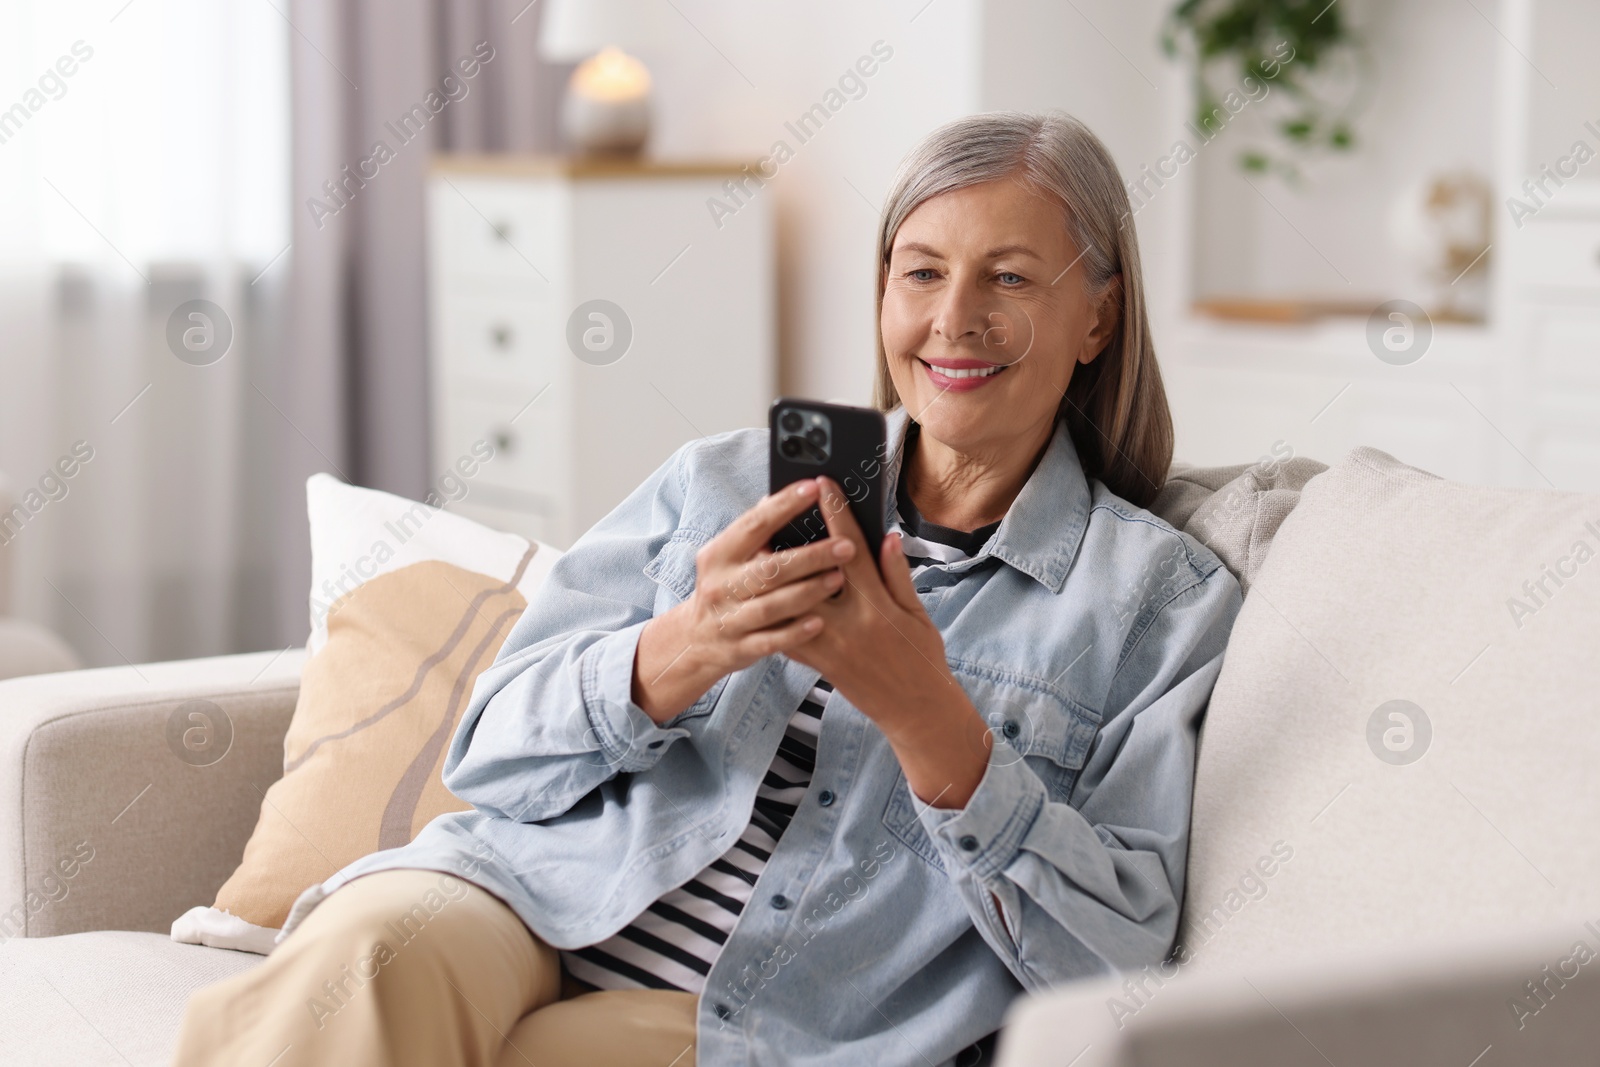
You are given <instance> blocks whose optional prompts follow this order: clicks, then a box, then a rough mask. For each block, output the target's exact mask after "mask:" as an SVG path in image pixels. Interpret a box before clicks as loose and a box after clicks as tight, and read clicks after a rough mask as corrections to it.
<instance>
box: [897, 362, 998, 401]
mask: <svg viewBox="0 0 1600 1067" xmlns="http://www.w3.org/2000/svg"><path fill="white" fill-rule="evenodd" d="M917 362H918V363H920V364H922V367H923V370H925V371H927V374H928V380H929V381H930V382H932V383H933V384H934V385H935V386H936V387H938V388H940V389H944V390H947V391H950V392H957V393H965V392H971V391H972V390H973V389H978V388H981V387H983V386H984V385H987V384H988V383H989V382H990V381H991V380H993V379H994V378H997V377H999V376H1000V373H1001V372H1002V371H1004V370H1006V368H1007V367H1008V366H1009V364H1005V363H985V362H984V361H983V360H981V359H939V360H928V359H921V358H918V359H917Z"/></svg>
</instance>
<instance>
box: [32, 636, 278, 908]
mask: <svg viewBox="0 0 1600 1067" xmlns="http://www.w3.org/2000/svg"><path fill="white" fill-rule="evenodd" d="M304 661H305V651H304V649H298V648H295V649H288V650H286V651H281V652H260V653H250V654H248V655H239V656H217V657H212V658H209V659H197V660H185V661H179V662H172V663H153V664H143V665H140V666H137V667H131V666H130V667H111V668H104V669H97V670H84V671H71V672H68V673H64V674H45V675H34V676H31V677H26V678H13V679H10V680H7V681H3V682H0V940H4V939H6V938H10V937H17V936H27V937H46V936H51V935H55V934H67V933H76V932H79V931H83V930H108V929H109V930H150V931H157V932H161V933H165V932H166V931H167V930H168V929H169V927H170V926H171V924H172V920H173V919H175V918H177V917H178V916H179V915H181V914H183V912H184V911H185V910H187V909H188V908H190V907H192V906H194V905H196V904H210V903H211V902H212V900H214V899H215V895H216V891H217V889H218V887H220V886H221V885H222V883H223V882H224V881H226V880H227V878H228V876H229V875H230V874H232V873H233V870H234V868H235V867H237V866H238V864H239V861H240V858H241V857H242V856H243V854H244V846H245V842H246V841H247V840H248V839H249V837H250V833H251V831H252V830H254V829H255V824H256V817H257V815H258V813H259V812H260V810H261V798H262V794H263V793H264V792H265V791H266V789H267V787H268V786H269V785H271V784H272V783H273V782H275V781H277V780H278V778H279V777H281V776H282V773H283V737H284V734H285V733H286V732H287V731H288V728H289V719H290V717H291V715H292V714H293V712H294V706H295V700H296V698H297V696H298V695H299V689H300V668H301V665H302V664H303V663H304Z"/></svg>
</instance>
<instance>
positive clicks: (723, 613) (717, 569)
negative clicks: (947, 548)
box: [633, 478, 855, 723]
mask: <svg viewBox="0 0 1600 1067" xmlns="http://www.w3.org/2000/svg"><path fill="white" fill-rule="evenodd" d="M817 494H818V484H817V480H816V479H815V478H807V479H805V480H804V481H801V482H796V483H794V484H793V485H789V486H786V487H784V488H783V489H781V490H779V491H778V492H776V493H773V494H771V495H770V496H766V497H763V498H762V499H761V500H760V501H759V502H757V503H756V504H755V506H754V507H752V508H750V510H748V511H746V512H745V513H744V514H743V515H740V516H739V517H738V518H737V519H735V520H734V521H733V522H732V523H730V524H729V525H728V528H727V529H726V530H723V531H722V532H721V533H720V534H718V535H717V536H716V537H714V538H712V539H711V540H710V541H708V542H707V543H706V544H705V546H704V547H702V548H701V549H700V551H699V552H697V553H696V554H695V572H696V574H695V588H694V593H693V594H692V595H691V596H690V597H689V599H688V600H685V601H684V602H683V603H681V604H679V605H677V606H676V607H674V608H672V609H671V610H670V611H667V612H665V613H664V614H661V615H658V616H656V617H655V618H653V619H651V620H650V621H649V622H648V623H646V624H645V627H644V629H643V631H641V633H640V634H639V645H638V648H637V650H636V651H635V653H634V660H633V702H634V703H635V704H637V705H639V707H640V708H642V709H643V710H644V713H645V714H646V715H649V716H650V718H651V719H653V720H655V721H656V722H658V723H660V722H666V721H667V720H668V719H670V718H672V717H673V716H675V715H678V714H680V713H682V712H683V711H684V710H686V709H687V708H688V707H689V706H690V705H691V704H693V703H694V702H695V701H696V700H698V699H700V697H701V696H703V695H704V694H705V692H706V690H708V689H710V688H711V687H712V686H713V685H714V684H716V682H717V681H718V680H719V679H721V678H722V677H723V676H724V675H727V674H731V673H733V672H734V671H738V670H743V669H744V668H745V667H748V666H749V665H750V664H752V663H754V662H755V661H756V660H758V659H761V658H762V657H763V656H770V655H773V654H775V653H779V652H786V651H788V650H790V649H792V648H796V647H798V646H799V645H802V644H804V643H805V642H807V641H810V640H811V639H812V638H814V637H816V636H817V634H818V633H819V632H821V630H822V619H821V618H820V617H818V616H817V615H814V614H808V613H809V612H810V610H811V609H812V608H813V607H815V606H816V605H817V604H819V603H820V602H821V601H822V600H824V599H825V598H827V597H830V596H832V595H833V594H834V593H835V592H837V591H838V590H839V588H840V586H842V585H843V584H844V574H843V572H842V571H840V570H839V565H840V564H842V563H844V562H845V561H846V560H848V559H849V558H850V557H851V555H853V554H854V552H855V545H853V544H852V543H851V542H850V541H849V540H847V539H846V538H843V537H838V536H833V537H829V538H827V539H825V540H822V541H818V542H815V543H814V544H809V545H803V546H801V547H799V548H791V549H785V550H783V551H781V552H773V551H772V550H771V548H770V547H769V544H770V542H771V540H772V536H773V535H774V534H776V533H777V532H778V531H779V530H781V529H782V528H783V527H784V525H785V524H786V523H788V522H789V521H790V520H791V519H794V518H795V517H797V516H799V515H801V514H803V513H804V512H805V511H806V510H807V509H808V508H810V507H812V506H814V505H815V504H816V503H817Z"/></svg>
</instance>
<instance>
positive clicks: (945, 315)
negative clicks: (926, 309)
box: [933, 283, 988, 341]
mask: <svg viewBox="0 0 1600 1067" xmlns="http://www.w3.org/2000/svg"><path fill="white" fill-rule="evenodd" d="M987 327H988V320H987V319H986V318H985V316H984V307H983V297H982V294H980V293H978V292H977V291H976V290H975V289H974V288H973V287H972V286H971V285H964V284H959V283H958V284H953V285H950V286H948V287H947V288H946V289H945V291H944V293H943V294H942V295H941V297H940V299H939V305H938V308H937V309H936V310H935V312H934V318H933V332H934V333H936V334H938V335H939V336H940V337H942V338H944V339H945V340H946V341H960V340H970V339H972V338H975V337H980V336H982V334H983V331H984V330H985V329H986V328H987Z"/></svg>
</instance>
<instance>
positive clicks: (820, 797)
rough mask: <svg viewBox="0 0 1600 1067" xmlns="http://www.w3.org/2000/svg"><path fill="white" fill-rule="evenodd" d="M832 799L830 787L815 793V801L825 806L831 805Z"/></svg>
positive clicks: (829, 806)
mask: <svg viewBox="0 0 1600 1067" xmlns="http://www.w3.org/2000/svg"><path fill="white" fill-rule="evenodd" d="M833 799H834V797H833V790H831V789H824V790H823V791H822V792H820V793H818V794H817V803H818V804H821V805H822V806H823V807H825V808H831V807H833Z"/></svg>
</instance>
